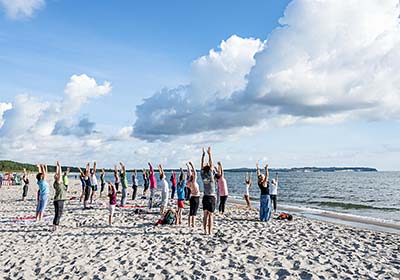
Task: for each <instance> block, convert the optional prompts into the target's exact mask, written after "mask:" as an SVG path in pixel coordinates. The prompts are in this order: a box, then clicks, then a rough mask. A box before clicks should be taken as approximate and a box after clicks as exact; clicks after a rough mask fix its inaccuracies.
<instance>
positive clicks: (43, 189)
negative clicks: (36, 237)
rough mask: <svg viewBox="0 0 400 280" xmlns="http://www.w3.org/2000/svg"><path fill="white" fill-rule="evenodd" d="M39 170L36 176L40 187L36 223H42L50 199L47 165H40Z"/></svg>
mask: <svg viewBox="0 0 400 280" xmlns="http://www.w3.org/2000/svg"><path fill="white" fill-rule="evenodd" d="M38 170H39V172H38V174H37V175H36V180H37V184H38V186H39V195H38V204H37V209H36V221H41V220H42V218H43V214H44V210H45V209H46V206H47V202H48V199H49V192H50V186H49V183H47V181H46V178H47V165H45V164H39V165H38Z"/></svg>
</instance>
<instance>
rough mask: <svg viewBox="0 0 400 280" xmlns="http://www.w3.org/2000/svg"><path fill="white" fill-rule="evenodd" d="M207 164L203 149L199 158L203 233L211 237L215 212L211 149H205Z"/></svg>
mask: <svg viewBox="0 0 400 280" xmlns="http://www.w3.org/2000/svg"><path fill="white" fill-rule="evenodd" d="M207 154H208V163H205V161H204V160H205V156H206V151H205V149H204V148H203V154H202V157H201V171H200V175H201V179H202V181H203V187H204V195H203V201H202V203H203V211H204V215H203V228H204V232H205V233H206V234H208V235H212V231H213V225H214V210H215V202H216V201H215V200H216V198H215V179H214V164H213V160H212V153H211V147H208V149H207Z"/></svg>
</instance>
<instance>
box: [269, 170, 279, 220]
mask: <svg viewBox="0 0 400 280" xmlns="http://www.w3.org/2000/svg"><path fill="white" fill-rule="evenodd" d="M277 195H278V172H277V173H276V177H275V179H272V181H271V185H270V187H269V196H270V197H271V200H272V204H273V207H274V212H276V196H277Z"/></svg>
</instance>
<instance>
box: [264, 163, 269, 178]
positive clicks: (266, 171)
mask: <svg viewBox="0 0 400 280" xmlns="http://www.w3.org/2000/svg"><path fill="white" fill-rule="evenodd" d="M264 182H268V164H266V165H265V178H264Z"/></svg>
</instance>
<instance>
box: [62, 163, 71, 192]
mask: <svg viewBox="0 0 400 280" xmlns="http://www.w3.org/2000/svg"><path fill="white" fill-rule="evenodd" d="M70 171H71V169H70V168H67V170H66V171H64V174H63V176H62V181H63V184H64V186H65V188H66V189H67V190H68V185H69V180H68V174H69V172H70Z"/></svg>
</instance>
